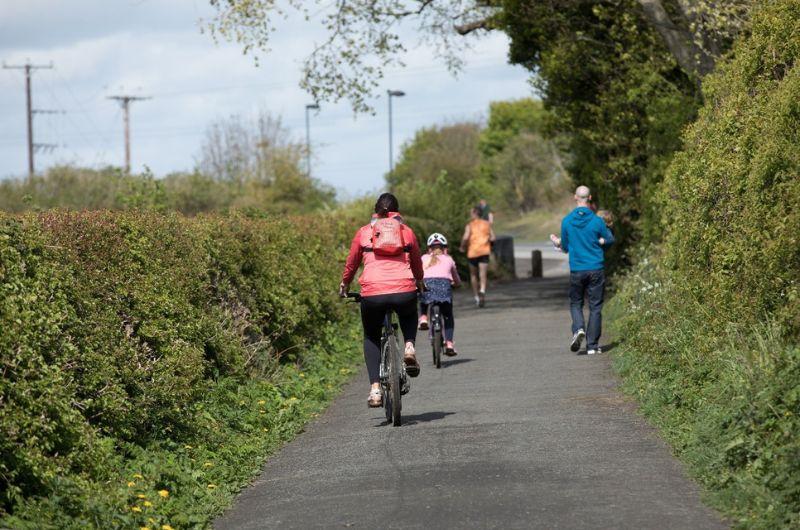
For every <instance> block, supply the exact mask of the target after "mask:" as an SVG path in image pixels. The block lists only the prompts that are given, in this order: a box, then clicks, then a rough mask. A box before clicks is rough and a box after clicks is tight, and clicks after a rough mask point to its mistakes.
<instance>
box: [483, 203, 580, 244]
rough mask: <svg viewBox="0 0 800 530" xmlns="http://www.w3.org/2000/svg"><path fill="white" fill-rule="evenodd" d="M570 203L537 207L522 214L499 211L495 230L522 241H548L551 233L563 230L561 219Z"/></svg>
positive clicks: (568, 209)
mask: <svg viewBox="0 0 800 530" xmlns="http://www.w3.org/2000/svg"><path fill="white" fill-rule="evenodd" d="M570 206H571V205H570V203H562V204H560V205H553V206H549V207H546V208H537V209H535V210H531V211H530V212H527V213H525V214H522V215H510V214H508V213H507V212H498V213H497V215H496V216H495V222H494V224H495V226H494V229H495V232H496V233H497V234H507V235H510V236H512V237H514V238H515V239H518V240H520V241H547V240H548V238H549V237H550V234H558V233H560V232H561V220H562V219H563V218H564V216H565V215H567V214H568V213H569V211H570Z"/></svg>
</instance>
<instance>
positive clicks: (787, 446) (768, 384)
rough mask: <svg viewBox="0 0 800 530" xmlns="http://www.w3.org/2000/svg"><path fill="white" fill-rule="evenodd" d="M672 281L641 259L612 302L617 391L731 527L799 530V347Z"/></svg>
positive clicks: (779, 333)
mask: <svg viewBox="0 0 800 530" xmlns="http://www.w3.org/2000/svg"><path fill="white" fill-rule="evenodd" d="M677 283H678V282H675V281H674V280H672V279H671V277H670V275H669V273H668V271H666V272H665V271H663V270H660V269H659V268H658V267H657V266H655V265H654V264H652V263H648V262H647V260H645V262H644V263H643V264H641V265H640V266H639V267H637V268H636V269H635V270H633V271H632V272H631V273H629V275H628V277H627V278H626V279H625V281H624V282H623V285H622V288H621V290H620V292H619V293H618V294H617V295H616V296H615V298H614V299H613V300H612V301H611V303H610V304H609V308H608V309H609V311H608V316H609V317H610V318H609V320H610V321H612V328H613V333H614V334H615V336H616V337H620V338H622V339H623V340H622V341H621V344H620V345H619V347H617V348H615V349H614V353H613V355H614V367H615V369H616V371H617V372H618V373H619V374H620V376H621V378H622V380H623V390H624V391H625V392H626V393H628V394H630V395H632V396H633V397H634V398H636V399H637V401H638V402H639V404H640V411H641V412H642V413H643V414H644V415H645V416H646V417H647V418H648V420H649V421H650V422H651V423H652V424H653V425H655V426H656V427H657V428H658V429H659V430H660V432H661V434H662V435H663V437H664V438H665V439H666V440H667V442H668V443H669V444H670V445H671V446H672V448H673V450H674V452H675V453H676V455H677V456H678V457H679V458H680V459H681V460H683V462H684V463H685V464H686V466H687V469H688V471H689V473H690V474H691V475H692V476H693V477H694V478H695V479H696V480H697V481H698V482H700V483H701V485H702V486H703V487H704V489H705V496H704V498H705V500H706V501H707V502H708V503H709V504H710V505H712V506H713V507H715V508H717V509H718V510H719V511H721V512H722V513H723V514H724V515H725V516H727V517H728V518H729V519H730V521H731V522H732V523H733V525H734V527H736V528H747V529H779V528H786V529H789V528H800V348H799V347H798V346H797V344H796V343H794V342H792V340H791V339H790V338H789V337H788V336H787V335H786V334H785V333H784V332H783V331H782V330H781V329H779V328H778V327H777V326H776V325H774V324H771V323H770V322H768V321H766V322H763V323H761V324H751V325H749V326H745V325H736V324H734V323H733V322H732V321H733V320H734V319H733V318H732V317H731V315H725V314H724V313H723V314H712V313H711V311H710V310H709V309H708V308H707V307H705V306H704V305H702V304H698V303H696V302H695V301H693V299H692V297H691V296H690V295H689V294H688V293H687V291H686V290H685V289H684V288H683V286H682V285H678V284H677ZM726 319H727V324H725V323H724V322H725V321H726Z"/></svg>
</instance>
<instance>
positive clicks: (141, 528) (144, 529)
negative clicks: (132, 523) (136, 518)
mask: <svg viewBox="0 0 800 530" xmlns="http://www.w3.org/2000/svg"><path fill="white" fill-rule="evenodd" d="M139 530H150V527H149V526H140V527H139Z"/></svg>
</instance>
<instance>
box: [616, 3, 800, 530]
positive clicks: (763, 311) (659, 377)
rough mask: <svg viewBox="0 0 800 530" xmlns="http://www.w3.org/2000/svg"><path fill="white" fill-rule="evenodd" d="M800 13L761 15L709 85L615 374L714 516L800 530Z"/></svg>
mask: <svg viewBox="0 0 800 530" xmlns="http://www.w3.org/2000/svg"><path fill="white" fill-rule="evenodd" d="M798 35H800V3H798V2H797V1H796V0H771V1H770V2H764V3H763V4H762V5H761V6H760V7H759V8H758V9H757V10H756V11H755V12H754V16H753V22H752V28H751V34H750V35H749V36H747V37H746V38H744V39H743V40H741V41H740V42H739V43H738V44H737V45H736V46H735V49H734V51H733V54H732V56H731V57H730V58H729V59H728V60H727V61H724V62H723V63H722V64H720V66H719V69H718V72H717V73H715V74H714V75H712V76H711V77H710V78H709V79H708V80H707V81H706V83H705V96H706V101H707V103H706V105H705V107H704V108H703V110H702V111H701V113H700V118H699V120H698V121H697V122H696V123H695V124H694V125H693V126H692V127H691V128H690V129H689V130H688V131H687V134H686V135H685V138H684V140H685V148H684V150H683V151H682V152H680V153H678V155H677V156H676V157H675V159H674V161H673V162H672V164H671V166H670V168H669V170H668V172H667V177H666V179H665V182H664V186H663V189H662V192H661V197H662V203H663V211H662V225H663V226H664V228H665V231H666V238H665V242H664V245H663V247H662V248H661V249H659V250H653V251H650V252H649V257H648V258H647V259H644V260H643V261H642V262H641V263H640V265H639V266H638V268H636V269H634V270H633V271H631V272H630V273H629V274H628V276H627V278H626V280H625V282H624V287H623V289H622V291H621V292H620V293H619V294H618V296H617V297H616V299H615V300H614V303H613V305H614V310H615V312H617V313H618V314H621V315H622V316H620V317H619V318H618V319H617V324H616V325H617V335H618V336H619V337H621V338H622V339H623V344H622V346H621V347H620V348H619V349H618V350H617V351H618V354H617V355H616V357H617V367H618V369H619V370H620V372H621V373H622V375H623V377H624V379H625V380H626V387H627V388H628V390H630V391H631V392H633V393H635V394H636V395H638V397H639V399H640V401H641V403H642V405H643V410H644V412H645V413H646V414H647V415H648V416H650V417H651V418H652V419H653V420H654V422H655V423H656V424H657V425H659V426H661V427H662V428H663V431H664V433H665V434H666V436H667V438H668V439H669V440H670V441H671V442H672V443H673V445H674V447H675V448H676V450H677V452H678V453H679V454H680V455H681V456H682V457H683V458H684V459H685V460H686V461H687V462H688V463H689V464H690V466H689V467H690V470H691V471H692V472H693V473H694V474H695V475H696V476H697V477H698V478H699V479H700V480H701V482H703V483H704V484H705V485H706V487H707V488H708V491H709V492H710V498H711V500H712V502H713V503H714V504H715V505H716V506H718V507H720V508H721V509H722V510H723V511H724V512H725V513H726V514H728V515H730V516H731V518H732V520H733V521H734V523H735V524H736V525H737V526H738V527H743V528H765V529H766V528H798V527H800V347H799V343H800V341H799V340H798V339H800V287H799V285H800V283H798V282H800V210H798V206H799V205H800V178H798V175H800V150H798V146H799V145H800V68H798V66H797V62H798V58H800V38H798Z"/></svg>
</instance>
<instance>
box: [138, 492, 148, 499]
mask: <svg viewBox="0 0 800 530" xmlns="http://www.w3.org/2000/svg"><path fill="white" fill-rule="evenodd" d="M137 497H138V498H140V499H146V498H147V495H145V494H143V493H140V494H139V495H137Z"/></svg>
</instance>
